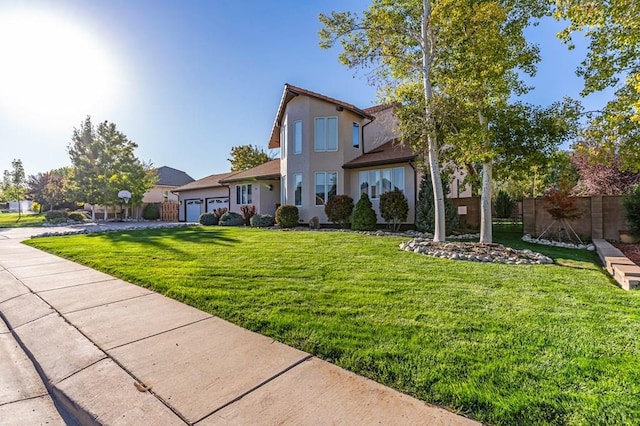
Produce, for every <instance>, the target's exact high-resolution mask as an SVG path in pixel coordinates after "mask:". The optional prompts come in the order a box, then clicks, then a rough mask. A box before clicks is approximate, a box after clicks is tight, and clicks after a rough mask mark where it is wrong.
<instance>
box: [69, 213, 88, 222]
mask: <svg viewBox="0 0 640 426" xmlns="http://www.w3.org/2000/svg"><path fill="white" fill-rule="evenodd" d="M68 217H69V220H73V221H75V222H84V221H85V220H86V219H87V217H86V216H85V215H84V214H83V213H80V212H71V213H69V215H68Z"/></svg>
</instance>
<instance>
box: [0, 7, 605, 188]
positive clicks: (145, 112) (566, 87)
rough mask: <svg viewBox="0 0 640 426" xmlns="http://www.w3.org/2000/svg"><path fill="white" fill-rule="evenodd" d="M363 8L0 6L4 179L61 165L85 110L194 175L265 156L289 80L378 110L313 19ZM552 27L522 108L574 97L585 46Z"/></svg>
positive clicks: (597, 102) (146, 151)
mask: <svg viewBox="0 0 640 426" xmlns="http://www.w3.org/2000/svg"><path fill="white" fill-rule="evenodd" d="M368 4H369V1H366V0H352V1H344V0H343V1H340V0H305V1H275V0H272V1H269V0H263V1H254V0H245V1H242V2H235V1H231V0H210V1H204V0H203V1H196V0H191V1H177V0H176V1H165V0H154V1H150V0H149V1H147V0H144V1H143V0H110V1H105V0H92V1H85V0H57V1H55V2H52V1H38V0H30V1H29V2H22V1H18V0H0V54H2V57H3V64H2V66H1V67H0V153H1V154H0V171H1V170H4V169H9V168H10V163H11V160H12V159H13V158H20V159H22V160H23V163H24V165H25V169H26V172H27V174H34V173H37V172H42V171H46V170H49V169H52V168H56V167H61V166H66V165H69V159H68V155H67V151H66V148H67V145H68V144H69V142H70V139H71V134H72V131H73V128H74V127H77V126H79V124H80V123H81V121H82V120H83V119H84V117H85V116H86V115H91V116H92V119H93V121H94V123H98V122H100V121H104V120H108V121H111V122H114V123H116V124H117V126H118V128H119V129H120V130H121V131H122V132H124V133H125V134H126V135H128V136H129V138H130V139H132V140H133V141H135V142H136V143H137V144H138V145H139V148H138V150H137V151H136V154H137V155H138V157H139V158H141V159H143V160H150V161H152V162H153V164H154V165H156V166H164V165H166V166H170V167H174V168H177V169H180V170H184V171H185V172H187V173H188V174H190V175H191V176H193V177H194V178H196V179H198V178H201V177H204V176H206V175H209V174H213V173H221V172H225V171H228V169H229V162H228V161H227V159H228V158H229V153H230V150H231V147H232V146H235V145H242V144H252V145H259V146H262V147H265V149H266V145H267V140H268V138H269V134H270V131H271V126H272V124H273V120H274V117H275V114H276V109H277V107H278V103H279V101H280V96H281V94H282V89H283V85H284V83H291V84H294V85H297V86H301V87H304V88H307V89H309V90H313V91H316V92H320V93H323V94H325V95H328V96H331V97H335V98H338V99H341V100H344V101H346V102H349V103H352V104H355V105H357V106H359V107H362V108H365V107H368V106H371V105H375V104H376V93H375V90H374V89H373V88H372V87H370V86H369V85H368V84H367V82H366V79H365V78H364V76H363V74H362V73H359V74H355V75H354V71H352V70H349V69H347V68H346V67H344V66H342V65H341V64H339V63H338V59H337V55H338V53H339V50H338V49H333V50H328V51H327V50H321V49H320V48H319V47H318V36H317V32H318V30H319V28H320V24H319V21H318V19H317V16H318V14H319V13H321V12H324V13H329V12H330V11H331V10H352V11H361V10H363V9H365V8H366V7H367V6H368ZM34 17H36V18H37V19H36V18H34ZM560 28H561V25H559V24H557V23H555V22H553V21H551V20H549V21H548V22H543V24H542V25H541V26H538V27H535V28H531V29H530V30H529V36H530V38H531V40H532V41H535V42H536V43H538V44H540V47H541V50H542V59H543V60H542V63H540V64H539V67H538V75H537V77H536V78H534V79H533V80H532V81H531V83H532V84H533V85H535V87H536V89H535V90H534V91H533V92H531V93H530V94H529V95H528V96H527V97H526V98H525V99H524V100H526V101H528V102H531V103H537V104H541V105H547V104H549V103H551V102H554V101H556V100H559V99H562V97H563V96H565V95H567V96H572V97H578V96H579V92H580V90H581V88H582V81H581V80H580V79H579V78H578V77H576V76H575V74H574V71H575V68H576V66H577V64H578V63H579V62H580V61H581V60H582V58H583V56H584V43H578V48H577V49H576V50H574V51H568V50H567V48H566V46H564V45H562V44H561V43H560V42H559V41H558V40H557V39H556V37H555V33H556V32H557V31H558V30H559V29H560ZM3 29H4V30H3ZM3 31H4V33H3ZM7 52H9V53H8V54H7ZM609 96H610V92H607V93H602V94H596V95H593V96H591V97H590V98H589V99H587V100H586V101H585V106H586V107H587V109H597V108H599V107H601V106H602V105H603V104H604V102H606V100H607V99H608V97H609Z"/></svg>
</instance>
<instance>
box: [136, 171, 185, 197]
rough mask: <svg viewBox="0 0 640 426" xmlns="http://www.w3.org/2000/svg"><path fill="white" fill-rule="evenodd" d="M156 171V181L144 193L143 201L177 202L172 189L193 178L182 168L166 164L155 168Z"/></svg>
mask: <svg viewBox="0 0 640 426" xmlns="http://www.w3.org/2000/svg"><path fill="white" fill-rule="evenodd" d="M156 173H157V174H158V182H156V184H155V185H154V186H153V188H151V189H150V190H149V191H147V192H145V193H144V195H143V197H142V202H143V203H164V202H167V201H170V202H178V196H177V195H176V194H174V193H173V192H172V191H174V190H175V189H176V188H178V187H180V186H183V185H187V184H188V183H191V182H193V181H194V180H195V179H194V178H192V177H191V176H189V175H188V174H186V173H185V172H183V171H182V170H177V169H174V168H172V167H168V166H162V167H159V168H157V169H156Z"/></svg>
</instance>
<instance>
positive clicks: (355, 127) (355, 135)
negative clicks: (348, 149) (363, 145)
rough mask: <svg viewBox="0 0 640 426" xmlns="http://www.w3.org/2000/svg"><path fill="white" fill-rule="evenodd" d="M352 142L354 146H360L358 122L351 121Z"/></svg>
mask: <svg viewBox="0 0 640 426" xmlns="http://www.w3.org/2000/svg"><path fill="white" fill-rule="evenodd" d="M352 144H353V147H354V148H359V147H360V124H358V123H355V122H354V123H353V136H352Z"/></svg>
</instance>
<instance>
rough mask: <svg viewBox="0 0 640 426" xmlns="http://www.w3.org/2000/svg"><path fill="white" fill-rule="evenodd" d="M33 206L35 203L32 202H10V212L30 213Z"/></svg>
mask: <svg viewBox="0 0 640 426" xmlns="http://www.w3.org/2000/svg"><path fill="white" fill-rule="evenodd" d="M32 205H33V201H31V200H22V201H20V202H17V201H9V211H10V212H18V211H20V212H22V213H24V212H28V211H30V210H31V206H32Z"/></svg>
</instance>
